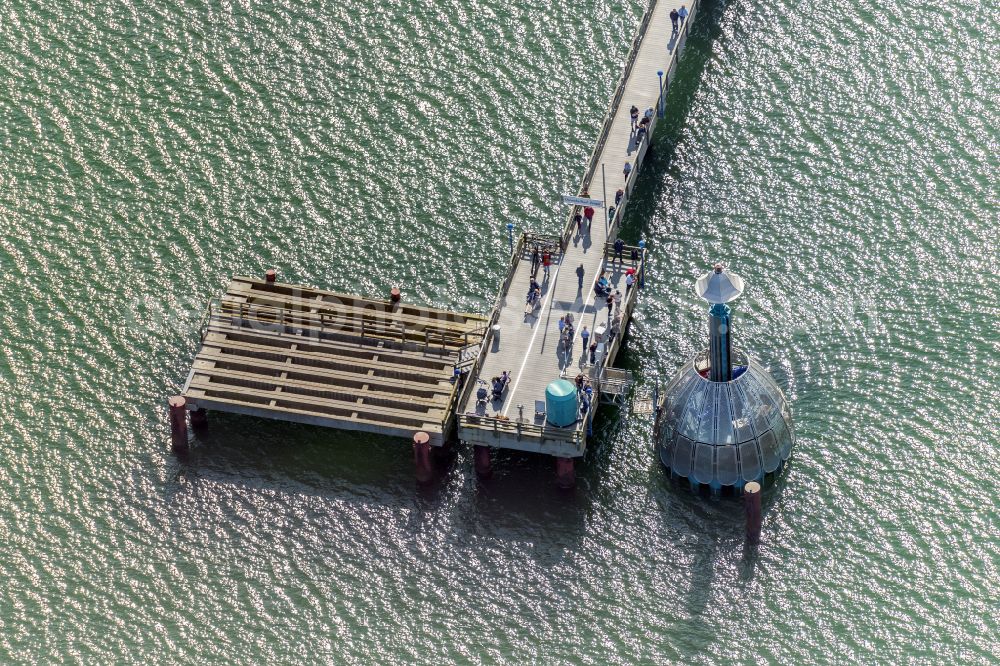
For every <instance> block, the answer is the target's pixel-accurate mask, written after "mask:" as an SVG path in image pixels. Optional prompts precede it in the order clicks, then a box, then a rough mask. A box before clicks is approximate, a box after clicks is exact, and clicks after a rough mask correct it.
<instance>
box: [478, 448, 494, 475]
mask: <svg viewBox="0 0 1000 666" xmlns="http://www.w3.org/2000/svg"><path fill="white" fill-rule="evenodd" d="M475 461H476V476H478V477H479V478H480V479H488V478H490V477H491V476H493V462H492V461H491V460H490V447H488V446H480V445H478V444H477V445H476V446H475Z"/></svg>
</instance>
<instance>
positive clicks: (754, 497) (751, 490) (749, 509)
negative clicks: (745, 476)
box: [743, 481, 763, 544]
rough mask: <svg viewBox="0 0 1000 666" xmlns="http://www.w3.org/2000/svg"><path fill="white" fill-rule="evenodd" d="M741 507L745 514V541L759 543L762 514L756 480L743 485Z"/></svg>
mask: <svg viewBox="0 0 1000 666" xmlns="http://www.w3.org/2000/svg"><path fill="white" fill-rule="evenodd" d="M743 508H744V509H745V510H746V516H747V543H751V544H756V543H759V542H760V525H761V522H762V520H763V516H762V514H761V510H760V484H759V483H757V482H756V481H751V482H749V483H748V484H746V485H745V486H743Z"/></svg>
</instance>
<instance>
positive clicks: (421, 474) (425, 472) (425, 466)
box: [413, 431, 434, 483]
mask: <svg viewBox="0 0 1000 666" xmlns="http://www.w3.org/2000/svg"><path fill="white" fill-rule="evenodd" d="M430 442H431V436H430V435H428V434H427V433H426V432H423V431H421V432H417V433H414V434H413V462H414V465H415V466H416V476H417V483H430V481H431V480H432V479H433V478H434V470H433V468H432V467H431V444H430Z"/></svg>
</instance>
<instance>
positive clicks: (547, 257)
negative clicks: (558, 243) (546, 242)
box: [542, 250, 552, 280]
mask: <svg viewBox="0 0 1000 666" xmlns="http://www.w3.org/2000/svg"><path fill="white" fill-rule="evenodd" d="M551 264H552V255H551V254H549V251H548V250H546V251H545V252H542V269H543V271H544V272H545V279H546V280H548V279H549V266H550V265H551Z"/></svg>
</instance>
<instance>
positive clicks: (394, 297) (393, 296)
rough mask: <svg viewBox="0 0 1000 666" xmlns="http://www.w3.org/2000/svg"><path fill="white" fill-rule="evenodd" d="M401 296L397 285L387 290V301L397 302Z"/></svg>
mask: <svg viewBox="0 0 1000 666" xmlns="http://www.w3.org/2000/svg"><path fill="white" fill-rule="evenodd" d="M402 298H403V294H402V293H401V292H400V291H399V287H393V288H392V291H390V292H389V301H390V302H392V303H399V301H400V300H402Z"/></svg>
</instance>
